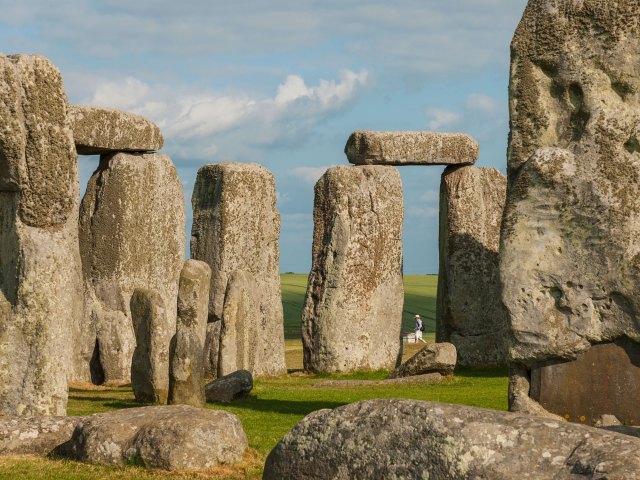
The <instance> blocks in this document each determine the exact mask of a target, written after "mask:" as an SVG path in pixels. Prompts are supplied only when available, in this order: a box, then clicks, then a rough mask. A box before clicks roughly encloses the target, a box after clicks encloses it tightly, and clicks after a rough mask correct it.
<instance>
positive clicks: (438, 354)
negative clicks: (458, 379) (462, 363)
mask: <svg viewBox="0 0 640 480" xmlns="http://www.w3.org/2000/svg"><path fill="white" fill-rule="evenodd" d="M456 359H457V354H456V347H455V345H453V344H451V343H432V344H430V345H427V346H426V347H424V348H423V349H422V350H420V351H419V352H418V353H416V354H415V355H414V356H413V357H411V358H410V359H409V360H407V361H406V362H404V363H403V364H402V365H400V366H399V367H398V368H396V369H395V370H394V371H393V372H392V373H391V375H389V378H400V377H412V376H414V375H424V374H425V373H440V374H442V375H451V374H452V373H453V371H454V370H455V368H456Z"/></svg>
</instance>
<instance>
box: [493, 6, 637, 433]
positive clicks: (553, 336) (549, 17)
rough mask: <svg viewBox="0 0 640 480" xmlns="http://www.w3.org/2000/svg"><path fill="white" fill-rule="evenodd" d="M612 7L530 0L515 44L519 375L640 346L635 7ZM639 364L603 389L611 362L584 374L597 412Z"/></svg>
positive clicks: (508, 253) (508, 258) (509, 234)
mask: <svg viewBox="0 0 640 480" xmlns="http://www.w3.org/2000/svg"><path fill="white" fill-rule="evenodd" d="M610 7H611V5H610V4H609V3H607V2H597V1H593V0H589V1H584V2H560V3H559V2H556V1H554V0H540V1H538V0H536V1H531V2H529V5H528V6H527V8H526V10H525V13H524V16H523V18H522V20H521V22H520V24H519V26H518V29H517V31H516V34H515V36H514V39H513V42H512V52H513V54H512V65H511V72H512V75H511V81H510V93H509V96H510V110H511V126H512V128H511V135H510V141H509V155H508V157H509V158H508V175H509V188H508V193H507V202H506V208H505V214H504V218H503V225H502V238H501V251H500V277H501V283H502V302H503V304H504V306H505V308H506V311H507V312H508V315H509V319H508V321H509V324H510V330H511V332H510V335H509V336H510V339H509V343H510V345H511V346H510V352H509V355H510V358H511V360H512V362H513V363H514V364H516V365H517V366H518V368H519V369H521V370H523V371H524V372H525V376H532V374H533V373H534V372H535V370H536V369H537V368H539V367H541V366H543V365H546V363H547V362H551V361H570V360H575V359H577V358H578V357H579V356H580V355H581V354H583V353H584V352H586V351H587V350H589V349H591V348H592V345H596V344H603V343H612V342H614V341H616V340H618V339H622V338H630V339H636V343H637V339H638V338H640V317H639V314H638V312H640V295H639V287H638V285H640V262H638V256H637V252H638V251H639V250H640V236H639V235H638V232H639V231H640V224H639V222H638V220H637V215H636V212H638V211H640V181H639V179H640V164H639V163H638V152H639V151H640V143H639V142H638V129H637V126H638V111H639V109H640V97H639V96H638V95H635V94H634V93H633V92H636V91H638V90H640V75H639V74H638V72H637V69H636V66H637V63H638V59H639V58H640V32H638V30H637V29H636V27H635V26H634V25H632V24H631V23H630V22H629V18H631V17H634V16H635V15H637V14H638V13H639V12H640V10H639V7H638V3H637V2H636V1H635V0H622V1H620V2H617V3H616V5H615V8H610ZM632 366H633V369H627V370H625V372H624V373H623V372H620V374H617V375H616V376H615V377H613V378H611V379H610V382H611V383H610V384H609V385H607V388H605V386H604V385H602V384H598V383H596V382H595V380H593V379H595V378H597V377H599V376H600V373H601V372H602V371H603V370H604V369H606V368H607V366H606V365H603V364H596V365H593V366H590V367H589V368H588V369H587V370H584V371H583V372H582V374H583V375H584V376H583V378H589V381H590V382H591V381H593V382H594V383H593V385H594V388H592V389H589V391H588V400H589V402H592V403H593V404H603V401H604V400H606V396H607V395H608V393H609V392H610V391H612V390H616V389H617V388H622V387H623V386H624V385H625V384H626V382H627V379H626V378H627V373H629V374H633V375H634V376H635V375H636V373H632V372H634V370H635V369H637V368H638V367H636V366H634V365H632ZM625 368H626V367H625ZM599 372H600V373H599ZM531 386H533V385H531ZM523 391H524V392H525V393H524V395H528V392H529V391H528V390H523ZM540 394H541V395H543V396H544V395H545V393H544V392H541V393H540ZM512 396H514V395H512ZM557 413H560V414H561V415H565V414H569V416H570V418H580V416H583V415H584V413H583V412H580V411H577V410H572V411H568V410H565V411H562V412H557ZM606 413H614V414H616V412H610V411H594V412H592V414H593V416H594V417H595V418H597V417H599V416H600V415H602V414H606ZM616 416H618V415H617V414H616ZM621 420H623V421H624V419H623V418H621Z"/></svg>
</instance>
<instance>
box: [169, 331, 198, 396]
mask: <svg viewBox="0 0 640 480" xmlns="http://www.w3.org/2000/svg"><path fill="white" fill-rule="evenodd" d="M202 352H203V346H202V343H201V342H200V337H199V336H198V335H197V334H196V333H195V331H194V330H192V329H190V328H185V327H184V326H181V325H178V331H177V332H176V334H175V335H174V337H173V339H172V340H171V345H170V357H169V400H168V403H169V405H191V406H194V407H204V405H205V396H204V363H203V354H202Z"/></svg>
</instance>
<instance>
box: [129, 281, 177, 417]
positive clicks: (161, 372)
mask: <svg viewBox="0 0 640 480" xmlns="http://www.w3.org/2000/svg"><path fill="white" fill-rule="evenodd" d="M167 313H168V312H167V309H166V307H165V305H164V302H163V300H162V297H161V296H160V295H159V294H158V293H157V292H154V291H151V290H145V289H142V288H138V289H136V290H134V292H133V295H132V296H131V318H132V320H133V329H134V332H135V335H136V347H135V350H134V351H133V359H132V361H131V387H132V388H133V394H134V395H135V397H136V400H137V401H138V402H141V403H156V404H158V405H164V404H166V403H167V394H168V391H169V342H170V341H171V333H172V332H171V331H170V330H169V328H170V325H169V322H168V321H167Z"/></svg>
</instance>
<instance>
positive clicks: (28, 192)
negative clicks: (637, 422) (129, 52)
mask: <svg viewBox="0 0 640 480" xmlns="http://www.w3.org/2000/svg"><path fill="white" fill-rule="evenodd" d="M78 203H79V184H78V172H77V161H76V154H75V149H74V145H73V137H72V134H71V130H70V128H69V122H68V118H67V97H66V93H65V91H64V87H63V84H62V78H61V76H60V73H59V72H58V70H57V69H56V67H55V66H54V65H53V64H52V63H51V62H49V60H47V59H46V58H43V57H39V56H34V55H12V56H4V55H0V315H1V316H0V413H1V414H3V415H25V416H30V415H65V414H66V405H67V376H68V375H70V373H71V372H70V369H69V365H70V364H71V363H72V345H73V339H74V332H76V331H78V329H79V328H80V326H79V325H78V324H77V322H78V321H79V319H81V317H82V302H83V298H82V277H81V270H80V268H81V267H80V254H79V250H78Z"/></svg>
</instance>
